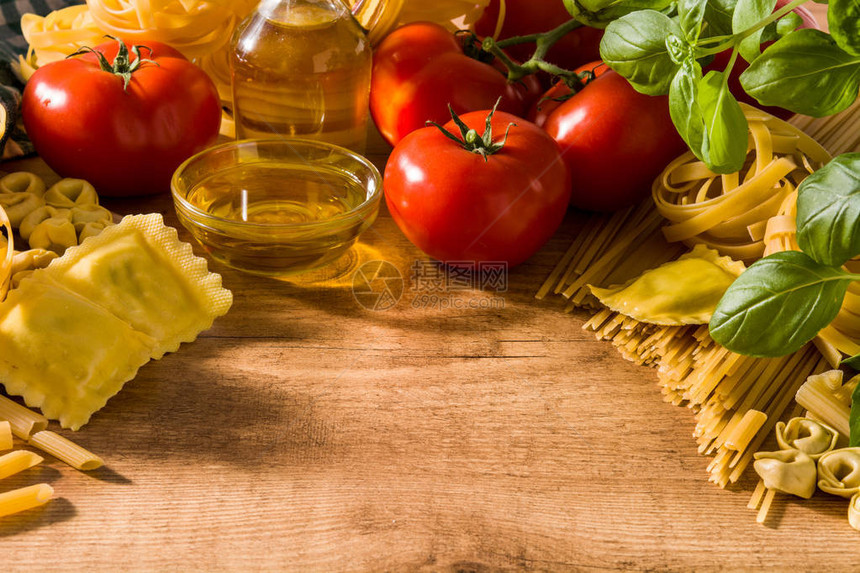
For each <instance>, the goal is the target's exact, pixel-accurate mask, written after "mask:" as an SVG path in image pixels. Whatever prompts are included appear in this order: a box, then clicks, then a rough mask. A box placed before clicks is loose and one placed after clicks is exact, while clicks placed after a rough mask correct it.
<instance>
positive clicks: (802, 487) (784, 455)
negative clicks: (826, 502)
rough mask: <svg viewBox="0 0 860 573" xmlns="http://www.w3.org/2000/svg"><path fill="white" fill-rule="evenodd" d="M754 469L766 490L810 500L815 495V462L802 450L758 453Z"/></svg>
mask: <svg viewBox="0 0 860 573" xmlns="http://www.w3.org/2000/svg"><path fill="white" fill-rule="evenodd" d="M755 460H756V461H755V463H754V464H753V467H754V468H755V471H756V473H757V474H758V475H759V477H761V479H762V480H763V481H764V485H765V487H766V488H768V489H771V490H775V491H779V492H782V493H789V494H792V495H796V496H798V497H802V498H804V499H809V498H811V497H812V494H813V493H815V478H816V475H817V473H816V471H815V461H814V460H813V459H812V458H811V457H809V456H808V455H806V454H805V453H803V452H801V451H800V450H780V451H778V452H758V453H756V454H755Z"/></svg>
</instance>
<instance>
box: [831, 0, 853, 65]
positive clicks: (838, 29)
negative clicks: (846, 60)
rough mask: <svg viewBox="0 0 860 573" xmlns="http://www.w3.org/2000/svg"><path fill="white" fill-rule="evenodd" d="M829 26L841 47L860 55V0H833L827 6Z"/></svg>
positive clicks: (850, 52)
mask: <svg viewBox="0 0 860 573" xmlns="http://www.w3.org/2000/svg"><path fill="white" fill-rule="evenodd" d="M827 26H828V27H829V28H830V35H831V36H833V39H834V40H836V43H837V44H838V45H839V47H840V48H842V49H843V50H845V51H846V52H848V53H849V54H854V55H855V56H858V55H860V1H858V0H833V1H832V2H831V3H830V6H829V7H828V8H827Z"/></svg>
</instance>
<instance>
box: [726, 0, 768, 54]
mask: <svg viewBox="0 0 860 573" xmlns="http://www.w3.org/2000/svg"><path fill="white" fill-rule="evenodd" d="M774 7H776V0H738V3H737V6H735V11H734V14H733V15H732V32H734V33H735V34H740V33H742V32H744V31H746V30H748V29H750V28H752V27H753V26H755V25H756V24H758V23H759V22H761V21H762V20H763V19H765V18H767V17H768V16H769V15H770V14H771V13H772V12H773V9H774ZM761 35H762V30H756V31H755V32H753V33H752V34H750V35H749V36H747V37H746V38H744V39H743V40H741V43H740V45H739V46H738V52H740V54H741V57H742V58H743V59H745V60H746V61H748V62H750V63H752V62H753V61H754V60H755V59H756V58H758V57H759V56H760V55H761V48H760V47H759V46H760V45H761Z"/></svg>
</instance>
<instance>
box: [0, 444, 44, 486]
mask: <svg viewBox="0 0 860 573" xmlns="http://www.w3.org/2000/svg"><path fill="white" fill-rule="evenodd" d="M43 461H44V458H43V457H42V456H40V455H38V454H34V453H33V452H28V451H27V450H16V451H14V452H11V453H8V454H6V455H5V456H0V479H4V478H7V477H9V476H11V475H15V474H17V473H19V472H22V471H24V470H26V469H30V468H32V467H33V466H37V465H39V464H40V463H42V462H43Z"/></svg>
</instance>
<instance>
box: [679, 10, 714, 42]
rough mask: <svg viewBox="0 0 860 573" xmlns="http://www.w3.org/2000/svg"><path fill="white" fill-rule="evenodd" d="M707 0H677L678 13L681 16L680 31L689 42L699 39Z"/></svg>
mask: <svg viewBox="0 0 860 573" xmlns="http://www.w3.org/2000/svg"><path fill="white" fill-rule="evenodd" d="M707 5H708V0H678V15H679V16H680V17H681V31H682V32H684V36H685V37H686V38H687V39H688V40H689V41H691V42H695V41H696V40H698V39H699V35H700V34H701V32H702V22H703V21H704V19H705V8H706V7H707Z"/></svg>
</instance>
